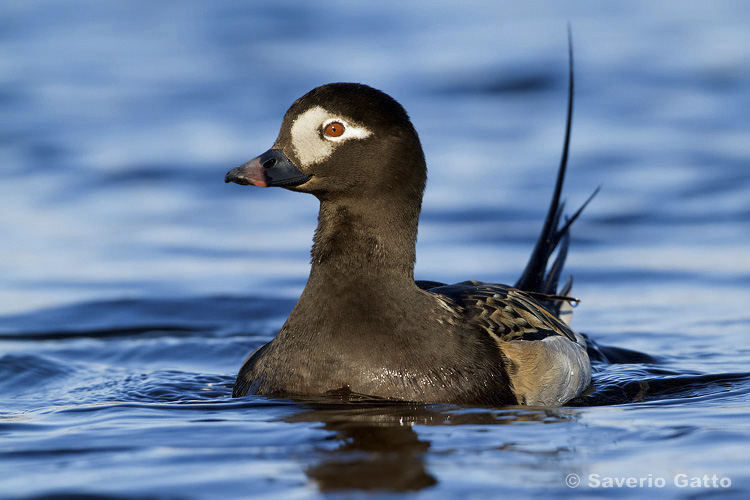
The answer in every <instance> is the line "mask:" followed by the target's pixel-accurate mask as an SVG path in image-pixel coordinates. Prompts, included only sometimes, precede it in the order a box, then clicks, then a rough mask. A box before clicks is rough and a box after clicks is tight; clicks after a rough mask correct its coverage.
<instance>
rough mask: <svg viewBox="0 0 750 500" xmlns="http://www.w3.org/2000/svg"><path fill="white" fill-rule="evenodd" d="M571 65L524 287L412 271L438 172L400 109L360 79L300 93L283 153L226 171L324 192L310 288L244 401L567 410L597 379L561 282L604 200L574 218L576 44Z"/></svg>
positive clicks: (246, 179) (254, 363) (254, 370)
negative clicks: (570, 183)
mask: <svg viewBox="0 0 750 500" xmlns="http://www.w3.org/2000/svg"><path fill="white" fill-rule="evenodd" d="M570 61H571V63H570V80H569V84H568V89H569V90H568V116H567V127H566V134H565V142H564V148H563V157H562V160H561V162H560V167H559V169H558V175H557V182H556V185H555V190H554V194H553V197H552V201H551V203H550V207H549V211H548V213H547V217H546V220H545V223H544V226H543V228H542V232H541V234H540V237H539V239H538V241H537V243H536V246H535V248H534V250H533V252H532V254H531V257H530V259H529V261H528V264H527V266H526V268H525V269H524V271H523V272H522V274H521V277H520V278H519V280H518V281H517V282H516V283H515V284H514V285H513V286H510V285H504V284H493V283H486V282H480V281H474V280H471V281H463V282H460V283H455V284H446V283H442V282H436V281H421V280H415V279H414V265H415V261H416V252H415V243H416V239H417V226H418V221H419V216H420V211H421V204H422V195H423V192H424V189H425V184H426V179H427V167H426V160H425V155H424V152H423V150H422V146H421V142H420V139H419V136H418V134H417V131H416V130H415V128H414V126H413V124H412V122H411V120H410V118H409V116H408V114H407V112H406V111H405V109H404V108H403V106H401V104H399V103H398V102H397V101H396V100H395V99H394V98H392V97H391V96H389V95H388V94H386V93H384V92H382V91H380V90H377V89H375V88H373V87H370V86H367V85H364V84H360V83H329V84H326V85H322V86H319V87H317V88H315V89H313V90H311V91H310V92H308V93H307V94H305V95H304V96H302V97H300V98H299V99H297V100H296V101H295V102H294V103H293V104H292V105H291V107H290V108H289V109H288V111H287V112H286V114H285V115H284V118H283V120H282V122H281V128H280V131H279V134H278V137H277V139H276V141H275V143H274V144H273V145H272V147H271V149H269V150H268V151H266V152H265V153H263V154H261V155H259V156H257V157H255V158H254V159H252V160H250V161H249V162H247V163H245V164H243V165H241V166H240V167H237V168H234V169H232V170H231V171H229V172H228V173H227V174H226V176H225V182H227V183H235V184H239V185H253V186H259V187H264V188H265V187H280V188H283V189H287V190H289V191H293V192H298V193H307V194H311V195H313V196H315V197H316V198H317V199H318V200H319V202H320V208H319V213H318V223H317V228H316V230H315V233H314V237H313V245H312V251H311V268H310V274H309V278H308V281H307V284H306V286H305V288H304V290H303V292H302V294H301V295H300V297H299V299H298V301H297V303H296V305H295V306H294V308H293V309H292V311H291V313H290V314H289V317H288V318H287V320H286V322H285V323H284V324H283V326H282V327H281V329H280V331H279V332H278V334H277V335H276V336H275V337H274V338H273V340H271V341H270V342H268V343H267V344H265V345H262V346H261V347H259V348H257V349H256V350H255V351H253V352H252V353H251V354H250V355H249V356H248V357H247V359H246V360H245V361H244V363H243V364H242V367H241V369H240V371H239V373H238V375H237V379H236V382H235V385H234V389H233V397H244V396H247V395H263V396H267V397H271V398H292V399H294V398H303V399H304V398H310V397H319V396H341V395H358V396H363V397H367V398H376V399H382V400H389V401H391V400H393V401H409V402H417V403H425V404H433V403H442V404H468V405H527V406H561V405H564V404H565V403H567V402H569V401H570V400H571V399H573V398H575V397H577V396H579V395H580V394H581V393H582V392H583V391H584V390H585V389H586V388H587V387H589V385H590V384H591V361H590V359H589V356H588V354H587V344H586V338H585V337H584V336H583V335H581V334H579V333H577V332H575V331H574V330H572V329H571V327H570V326H569V313H570V310H571V307H570V306H571V305H572V304H574V303H575V302H577V301H578V299H575V298H573V297H572V296H571V295H570V291H571V286H572V278H570V279H569V280H568V281H567V283H565V285H564V286H563V287H562V288H561V289H560V290H559V291H558V290H557V287H558V283H559V277H560V275H561V271H562V266H563V264H564V261H565V258H566V254H567V249H568V244H569V240H570V236H569V229H570V226H571V224H572V223H573V221H575V220H576V219H577V218H578V216H579V215H580V213H581V212H582V210H583V208H584V207H585V206H586V205H587V204H588V202H589V201H590V200H591V198H592V197H593V195H592V196H591V197H589V199H588V200H586V202H585V203H584V204H583V206H581V208H580V209H579V210H578V211H577V212H576V213H575V214H574V215H573V216H571V217H565V218H564V220H562V219H563V217H562V214H563V203H561V201H560V196H561V190H562V185H563V179H564V176H565V170H566V164H567V157H568V149H569V143H570V130H571V117H572V105H573V69H572V52H571V59H570ZM597 191H598V190H597ZM594 194H596V191H595V192H594ZM555 251H557V256H556V259H555V261H554V262H553V263H552V265H551V266H549V269H547V268H548V261H549V259H550V257H551V256H552V254H553V253H554V252H555Z"/></svg>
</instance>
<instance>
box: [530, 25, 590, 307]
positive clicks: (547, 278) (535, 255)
mask: <svg viewBox="0 0 750 500" xmlns="http://www.w3.org/2000/svg"><path fill="white" fill-rule="evenodd" d="M568 60H569V64H568V114H567V121H566V125H565V142H564V144H563V152H562V158H561V159H560V168H559V169H558V171H557V181H556V183H555V191H554V193H553V195H552V200H551V202H550V206H549V210H548V211H547V217H546V219H545V221H544V226H543V227H542V232H541V234H540V235H539V239H538V240H537V242H536V245H535V246H534V251H533V252H532V253H531V257H530V258H529V262H528V264H526V268H525V269H524V271H523V273H522V274H521V277H520V278H519V280H518V281H517V282H516V285H515V287H516V288H518V289H520V290H524V291H527V292H530V293H531V294H533V295H536V296H538V297H539V298H540V299H541V301H542V302H543V303H544V304H545V305H546V306H548V307H549V308H550V309H551V310H552V311H553V312H555V313H556V314H557V313H559V311H560V306H561V305H562V302H561V300H562V299H563V297H564V296H567V295H568V293H569V292H570V288H571V286H572V280H570V279H569V280H568V282H567V283H566V285H565V286H564V287H563V290H561V292H560V293H559V294H558V292H557V285H558V283H559V280H560V275H561V273H562V268H563V265H564V264H565V258H566V256H567V254H568V244H569V241H570V233H569V230H570V226H571V225H572V224H573V222H575V220H576V219H577V218H578V216H579V215H581V212H583V209H584V208H586V205H588V204H589V202H590V201H591V199H592V198H593V197H594V196H596V194H597V193H598V192H599V188H597V189H596V190H595V191H594V193H593V194H592V195H591V196H590V197H589V198H588V199H587V200H586V202H585V203H584V204H583V205H582V206H581V208H579V209H578V210H577V211H576V213H575V214H573V216H572V217H566V220H565V224H563V225H562V227H560V219H561V218H562V213H563V208H564V205H565V204H564V203H562V202H561V201H560V196H561V194H562V188H563V182H564V181H565V171H566V168H567V165H568V153H569V150H570V135H571V129H572V124H573V94H574V79H573V37H572V35H571V31H570V26H568ZM558 247H559V250H558V254H557V258H556V259H555V261H554V263H553V264H552V267H551V268H550V270H549V272H547V263H548V262H549V259H550V257H551V256H552V254H553V253H554V252H555V250H556V249H557V248H558Z"/></svg>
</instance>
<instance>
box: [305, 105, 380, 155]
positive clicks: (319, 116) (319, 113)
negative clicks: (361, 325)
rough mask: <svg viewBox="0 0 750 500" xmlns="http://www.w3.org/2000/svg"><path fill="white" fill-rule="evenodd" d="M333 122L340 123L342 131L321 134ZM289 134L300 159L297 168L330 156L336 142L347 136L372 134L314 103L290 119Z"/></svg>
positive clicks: (356, 137)
mask: <svg viewBox="0 0 750 500" xmlns="http://www.w3.org/2000/svg"><path fill="white" fill-rule="evenodd" d="M333 122H339V123H341V124H342V125H343V126H344V133H343V134H341V135H340V136H338V137H331V136H328V135H325V134H323V130H324V129H325V127H326V126H327V125H329V124H331V123H333ZM291 134H292V149H294V155H295V156H296V157H297V159H298V160H299V161H300V164H301V165H300V166H301V167H308V166H310V165H314V164H316V163H320V162H322V161H323V160H325V159H326V158H328V157H329V156H331V153H333V150H334V149H336V147H337V145H338V144H339V143H342V142H345V141H348V140H350V139H364V138H365V137H369V136H370V135H372V132H371V131H370V130H369V129H367V128H365V127H363V126H361V125H357V124H356V123H353V122H351V121H350V120H347V119H345V118H343V117H341V116H336V115H334V114H333V113H330V112H328V111H326V110H325V109H323V108H321V107H320V106H315V107H314V108H310V109H308V110H307V111H305V112H304V113H302V114H301V115H299V116H298V117H297V118H296V119H295V120H294V123H292V130H291Z"/></svg>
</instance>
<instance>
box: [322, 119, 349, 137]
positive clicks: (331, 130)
mask: <svg viewBox="0 0 750 500" xmlns="http://www.w3.org/2000/svg"><path fill="white" fill-rule="evenodd" d="M324 132H325V134H326V135H327V136H328V137H341V135H342V134H343V133H344V125H343V124H342V123H340V122H331V123H329V124H328V125H326V128H325V130H324Z"/></svg>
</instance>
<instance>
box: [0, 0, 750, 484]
mask: <svg viewBox="0 0 750 500" xmlns="http://www.w3.org/2000/svg"><path fill="white" fill-rule="evenodd" d="M568 22H570V24H571V26H572V29H573V35H574V44H575V57H576V90H577V94H576V96H577V101H576V111H575V119H574V130H573V141H572V150H571V161H570V165H569V172H568V178H567V181H566V187H565V197H566V199H567V200H568V202H569V206H570V209H571V210H572V209H573V206H574V205H576V206H577V205H578V204H580V203H582V202H583V201H584V200H585V199H586V197H587V196H588V195H589V194H590V193H591V192H592V191H593V190H594V189H595V188H596V187H597V186H599V185H601V186H602V191H601V193H600V194H599V195H598V197H597V198H596V199H595V200H594V202H592V204H591V205H590V206H589V208H588V209H587V211H586V212H585V213H584V215H583V216H582V218H581V219H580V220H579V221H578V222H577V223H576V226H575V227H574V230H573V242H572V245H571V250H570V253H569V257H568V266H567V272H568V273H570V274H572V275H574V276H575V287H574V293H575V295H576V296H578V297H580V298H581V299H582V303H581V305H580V307H578V308H577V309H576V311H575V318H574V320H573V326H574V327H575V328H576V329H577V330H579V331H582V332H585V333H587V334H588V335H590V336H591V337H592V338H593V339H595V340H596V341H597V342H599V343H601V344H604V345H611V346H619V347H622V348H627V349H632V350H635V351H638V352H642V353H645V354H648V355H649V356H650V357H644V358H641V359H639V360H636V361H638V362H631V363H619V364H608V365H604V364H599V365H597V366H596V373H595V374H594V386H593V388H592V389H591V391H590V392H589V393H587V394H586V395H584V396H583V397H581V398H579V399H578V400H575V401H573V402H572V403H571V404H570V405H568V406H566V407H564V408H519V407H510V408H484V407H482V408H476V407H462V406H451V405H429V406H424V405H413V404H391V405H384V404H382V403H378V402H376V401H368V400H363V401H349V400H325V401H316V400H311V401H287V400H273V399H267V398H264V397H259V396H251V397H247V398H241V399H232V398H231V394H232V385H233V382H234V377H235V375H236V373H237V371H238V369H239V367H240V365H241V363H242V361H243V359H244V358H245V356H247V354H248V353H249V352H250V351H251V350H252V349H254V348H255V347H257V346H259V345H261V344H263V343H265V342H267V341H269V340H270V339H271V338H273V336H274V335H275V334H276V332H277V331H278V329H279V327H280V326H281V324H282V323H283V321H284V319H285V318H286V315H287V314H288V313H289V311H290V310H291V308H292V307H293V305H294V303H295V300H296V297H297V296H298V294H299V293H300V291H301V290H302V288H303V286H304V284H305V281H306V279H307V273H308V271H309V263H308V260H309V254H308V252H309V246H310V242H311V237H312V233H313V231H314V228H315V223H316V215H317V205H316V202H315V200H314V199H313V198H312V197H307V196H304V195H300V194H296V193H291V192H287V191H284V190H278V189H268V190H262V189H259V188H250V187H242V186H237V185H226V184H224V182H223V178H224V174H225V173H226V172H227V171H228V170H229V169H231V168H233V167H235V166H237V165H240V164H242V163H244V162H245V161H247V160H248V159H250V158H252V157H254V156H256V155H257V154H259V153H262V152H263V151H265V150H266V149H267V148H268V147H270V145H271V144H272V143H273V141H274V139H275V137H276V134H277V132H278V127H279V124H280V122H281V118H282V116H283V113H284V112H285V111H286V109H287V107H288V106H289V105H290V104H291V102H292V101H293V100H294V99H296V98H297V97H299V96H301V95H302V94H304V93H305V92H307V91H308V90H310V89H311V88H313V87H315V86H317V85H320V84H323V83H328V82H332V81H356V82H363V83H367V84H370V85H372V86H374V87H377V88H380V89H382V90H384V91H386V92H388V93H389V94H391V95H392V96H394V97H395V98H396V99H397V100H399V102H401V103H402V104H403V105H404V106H405V107H406V109H407V110H408V111H409V113H410V115H411V117H412V120H413V122H414V124H415V126H416V127H417V130H418V131H419V133H420V136H421V139H422V142H423V145H424V149H425V152H426V155H427V159H428V166H429V181H428V187H427V192H426V195H425V199H424V209H423V213H422V218H421V222H420V236H419V242H418V245H417V251H418V260H417V267H416V276H417V278H418V279H430V280H439V281H444V282H455V281H461V280H465V279H479V280H482V281H490V282H499V283H513V282H515V280H516V279H517V277H518V276H519V274H520V271H521V269H522V268H523V265H524V264H525V261H526V259H527V258H528V255H529V253H530V250H531V248H532V246H533V243H534V241H535V239H536V236H537V234H538V232H539V230H540V227H541V223H542V220H543V217H544V214H545V211H546V208H547V203H548V200H549V197H550V195H551V192H552V186H553V183H554V175H555V170H556V167H557V162H558V160H559V155H560V151H561V147H562V139H563V132H564V119H565V107H566V85H567V82H566V78H567V40H566V25H567V23H568ZM748 26H750V5H749V4H747V3H746V2H741V1H730V0H719V1H715V2H699V1H685V0H682V1H677V0H669V1H659V2H653V1H647V0H632V1H630V2H626V3H611V2H599V1H593V0H589V1H583V2H576V3H575V5H566V3H563V2H553V1H551V0H549V1H542V2H534V3H533V5H532V4H523V3H520V2H476V1H471V2H448V1H437V2H396V1H391V0H381V1H379V2H370V3H361V2H346V1H343V0H331V1H328V2H324V3H319V2H318V3H315V2H312V3H311V2H302V1H279V2H240V1H222V2H178V1H160V2H146V1H141V0H136V1H129V2H95V1H90V0H71V1H67V2H56V1H51V0H50V1H44V0H37V1H31V2H29V1H13V0H10V1H5V2H3V3H2V5H0V110H1V113H0V498H9V499H20V498H69V497H73V498H75V497H82V496H86V495H88V497H87V498H170V499H172V498H176V499H182V498H186V499H193V498H196V499H203V498H206V499H214V498H222V499H225V498H226V499H229V498H262V497H265V498H273V499H276V498H284V499H287V498H289V499H294V498H300V499H302V498H329V497H330V498H370V497H372V498H409V499H411V498H430V499H432V498H438V499H454V498H463V499H473V498H477V499H486V498H505V497H508V498H545V499H547V498H557V497H571V498H579V497H591V498H601V497H623V498H625V497H628V498H631V497H632V498H658V499H664V498H713V497H721V498H747V497H748V495H750V451H748V450H750V368H749V367H750V312H749V311H750V309H749V308H748V304H750V257H748V256H750V118H748V117H749V116H750V114H749V113H748V110H750V30H748V29H747V28H748ZM631 361H632V360H631ZM629 478H633V479H634V480H635V481H636V482H637V483H638V484H637V485H635V486H630V485H629V484H628V485H626V484H624V483H622V481H624V480H630V479H629ZM615 480H620V481H621V483H620V485H619V486H618V485H617V484H615ZM576 481H579V482H580V483H579V484H577V483H576ZM607 481H609V483H607ZM662 481H663V484H662ZM631 484H632V482H631ZM607 485H609V486H610V487H606V486H607Z"/></svg>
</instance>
